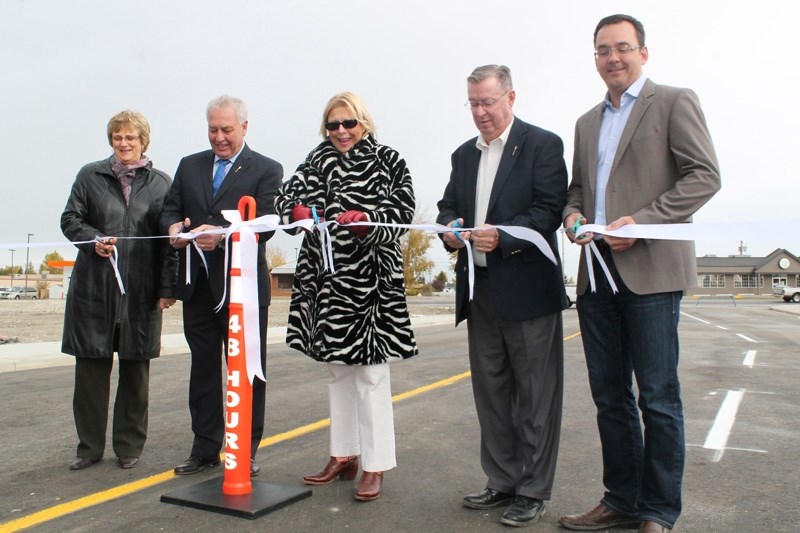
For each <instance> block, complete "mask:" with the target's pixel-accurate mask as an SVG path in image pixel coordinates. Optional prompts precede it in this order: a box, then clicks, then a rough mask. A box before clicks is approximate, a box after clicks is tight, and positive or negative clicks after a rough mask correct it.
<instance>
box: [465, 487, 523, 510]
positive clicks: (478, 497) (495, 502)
mask: <svg viewBox="0 0 800 533" xmlns="http://www.w3.org/2000/svg"><path fill="white" fill-rule="evenodd" d="M513 499H514V495H513V494H506V493H505V492H500V491H497V490H494V489H483V490H482V491H480V492H479V493H478V494H467V495H466V496H464V505H466V506H467V507H469V508H470V509H494V508H495V507H501V506H503V505H506V504H508V503H510V502H511V500H513Z"/></svg>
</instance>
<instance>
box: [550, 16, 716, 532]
mask: <svg viewBox="0 0 800 533" xmlns="http://www.w3.org/2000/svg"><path fill="white" fill-rule="evenodd" d="M594 37H595V57H596V62H595V64H596V67H597V71H598V73H599V74H600V76H601V77H602V78H603V80H604V81H605V83H606V86H607V87H608V93H607V95H606V98H605V101H604V102H601V103H600V104H599V105H597V106H595V107H594V108H592V109H591V110H590V111H589V112H588V113H586V114H584V115H583V116H582V117H581V118H579V119H578V122H577V125H576V127H575V152H574V161H573V172H572V182H571V184H570V188H569V192H568V200H567V206H566V208H565V209H564V226H565V227H566V228H573V227H574V225H575V223H576V222H580V223H586V222H587V221H588V222H591V223H594V224H600V225H607V228H608V229H610V230H613V229H618V228H621V227H622V226H625V225H628V224H637V223H638V224H672V223H681V222H691V220H692V219H691V217H692V215H693V214H694V213H695V211H697V210H698V209H699V208H700V207H701V206H702V205H703V204H705V203H706V202H707V201H708V200H709V199H710V198H711V197H712V196H713V195H714V194H715V193H716V192H717V190H719V187H720V176H719V169H718V166H717V159H716V155H715V154H714V147H713V145H712V143H711V136H710V135H709V132H708V128H707V127H706V123H705V119H704V118H703V113H702V111H701V110H700V104H699V102H698V100H697V96H696V95H695V94H694V93H693V92H692V91H690V90H688V89H677V88H674V87H667V86H665V85H657V84H655V83H653V82H652V81H650V80H648V79H647V78H646V77H645V76H644V75H643V73H642V66H643V65H644V64H645V63H646V62H647V58H648V50H647V47H646V46H645V41H644V27H643V26H642V24H641V22H639V21H638V20H636V19H635V18H633V17H630V16H628V15H612V16H610V17H606V18H604V19H603V20H601V21H600V23H599V24H598V25H597V27H596V29H595V34H594ZM567 235H569V238H570V239H571V240H573V241H574V242H576V243H578V244H580V245H588V244H590V243H592V242H594V243H595V246H596V247H597V248H598V250H599V251H600V253H601V254H602V257H603V259H604V261H605V263H606V264H607V266H608V269H609V272H610V273H611V277H612V279H613V281H614V285H615V286H616V287H617V289H618V291H617V292H614V290H613V288H612V286H611V284H610V283H609V281H608V280H607V279H606V275H605V273H604V271H603V270H602V269H601V267H599V265H598V262H597V261H594V262H593V263H594V265H593V266H594V272H593V273H594V277H595V280H596V291H595V292H591V291H589V290H587V285H588V274H589V271H588V265H587V261H585V258H584V256H583V254H581V263H580V267H579V270H578V317H579V319H580V325H581V339H582V341H583V350H584V353H585V356H586V366H587V369H588V371H589V383H590V386H591V391H592V397H593V399H594V402H595V405H596V407H597V426H598V430H599V432H600V441H601V443H602V446H603V484H604V485H605V487H606V492H605V494H604V496H603V498H602V499H601V501H600V504H599V505H597V506H596V507H594V508H593V509H592V510H590V511H588V512H585V513H582V514H575V515H567V516H563V517H561V519H560V523H561V525H562V526H564V527H565V528H568V529H575V530H580V531H587V530H600V529H606V528H609V527H620V528H623V527H631V526H632V527H637V526H638V527H639V531H640V532H643V533H658V532H665V531H669V530H670V529H671V528H672V527H673V525H674V523H675V521H676V520H677V519H678V516H679V515H680V511H681V483H682V480H683V466H684V461H685V446H686V444H685V439H684V428H683V406H682V402H681V397H680V383H679V381H678V355H679V353H678V352H679V350H678V318H679V316H680V301H681V298H682V296H683V291H684V290H686V289H689V288H691V287H694V286H695V285H696V283H697V272H696V259H695V251H694V243H692V242H690V241H675V240H657V239H629V238H622V237H613V236H608V235H605V236H603V237H602V238H599V236H598V235H594V234H592V233H582V232H581V231H580V229H579V228H578V229H577V235H576V233H575V232H569V231H568V233H567ZM633 375H635V376H636V385H637V387H636V389H637V390H636V391H635V390H634V387H633ZM637 392H638V402H637ZM640 410H641V413H640ZM640 417H641V420H642V421H643V422H644V431H643V430H642V427H641V423H640Z"/></svg>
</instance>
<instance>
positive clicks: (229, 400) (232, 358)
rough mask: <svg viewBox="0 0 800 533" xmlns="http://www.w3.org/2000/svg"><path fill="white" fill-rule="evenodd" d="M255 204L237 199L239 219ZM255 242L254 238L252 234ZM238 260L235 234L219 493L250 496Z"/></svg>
mask: <svg viewBox="0 0 800 533" xmlns="http://www.w3.org/2000/svg"><path fill="white" fill-rule="evenodd" d="M255 212H256V201H255V199H253V198H252V197H250V196H244V197H242V198H241V199H240V200H239V213H240V214H241V216H242V220H250V219H252V218H254V216H255ZM256 240H258V235H256ZM241 266H242V261H241V245H240V243H239V233H238V232H236V233H234V234H233V235H232V236H231V271H230V272H231V278H230V279H231V282H230V291H231V297H230V305H229V306H228V378H227V389H226V392H225V480H224V481H223V483H222V492H224V493H225V494H230V495H240V494H250V491H251V490H252V482H251V481H250V457H251V451H252V450H251V447H252V445H251V433H252V419H253V385H252V384H251V383H250V380H249V379H248V377H247V357H246V356H247V354H246V351H245V341H244V311H243V307H242V301H243V294H242V277H241V276H242V270H241Z"/></svg>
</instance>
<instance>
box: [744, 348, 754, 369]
mask: <svg viewBox="0 0 800 533" xmlns="http://www.w3.org/2000/svg"><path fill="white" fill-rule="evenodd" d="M757 353H758V351H757V350H747V351H746V352H745V354H744V361H742V364H743V365H744V366H749V367H750V368H753V363H755V361H756V354H757Z"/></svg>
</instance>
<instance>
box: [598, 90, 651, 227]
mask: <svg viewBox="0 0 800 533" xmlns="http://www.w3.org/2000/svg"><path fill="white" fill-rule="evenodd" d="M645 81H647V76H639V79H638V80H636V81H635V82H633V83H632V84H631V86H630V87H628V89H627V90H626V91H625V92H624V93H623V94H622V97H621V98H620V101H619V108H616V107H614V106H613V105H612V104H611V100H610V99H609V97H608V93H606V99H605V101H604V103H605V108H604V110H603V120H602V121H601V122H600V139H599V141H598V142H597V185H596V186H597V188H596V190H595V197H594V204H595V205H594V207H595V219H594V223H595V224H601V225H603V226H605V225H606V224H608V223H609V222H613V220H606V188H607V187H608V178H609V177H610V176H611V165H613V164H614V157H615V156H616V155H617V148H618V147H619V140H620V137H622V131H623V130H624V129H625V124H627V122H628V117H630V116H631V110H632V109H633V104H634V103H636V99H637V98H638V97H639V92H640V91H641V90H642V86H643V85H644V82H645Z"/></svg>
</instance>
